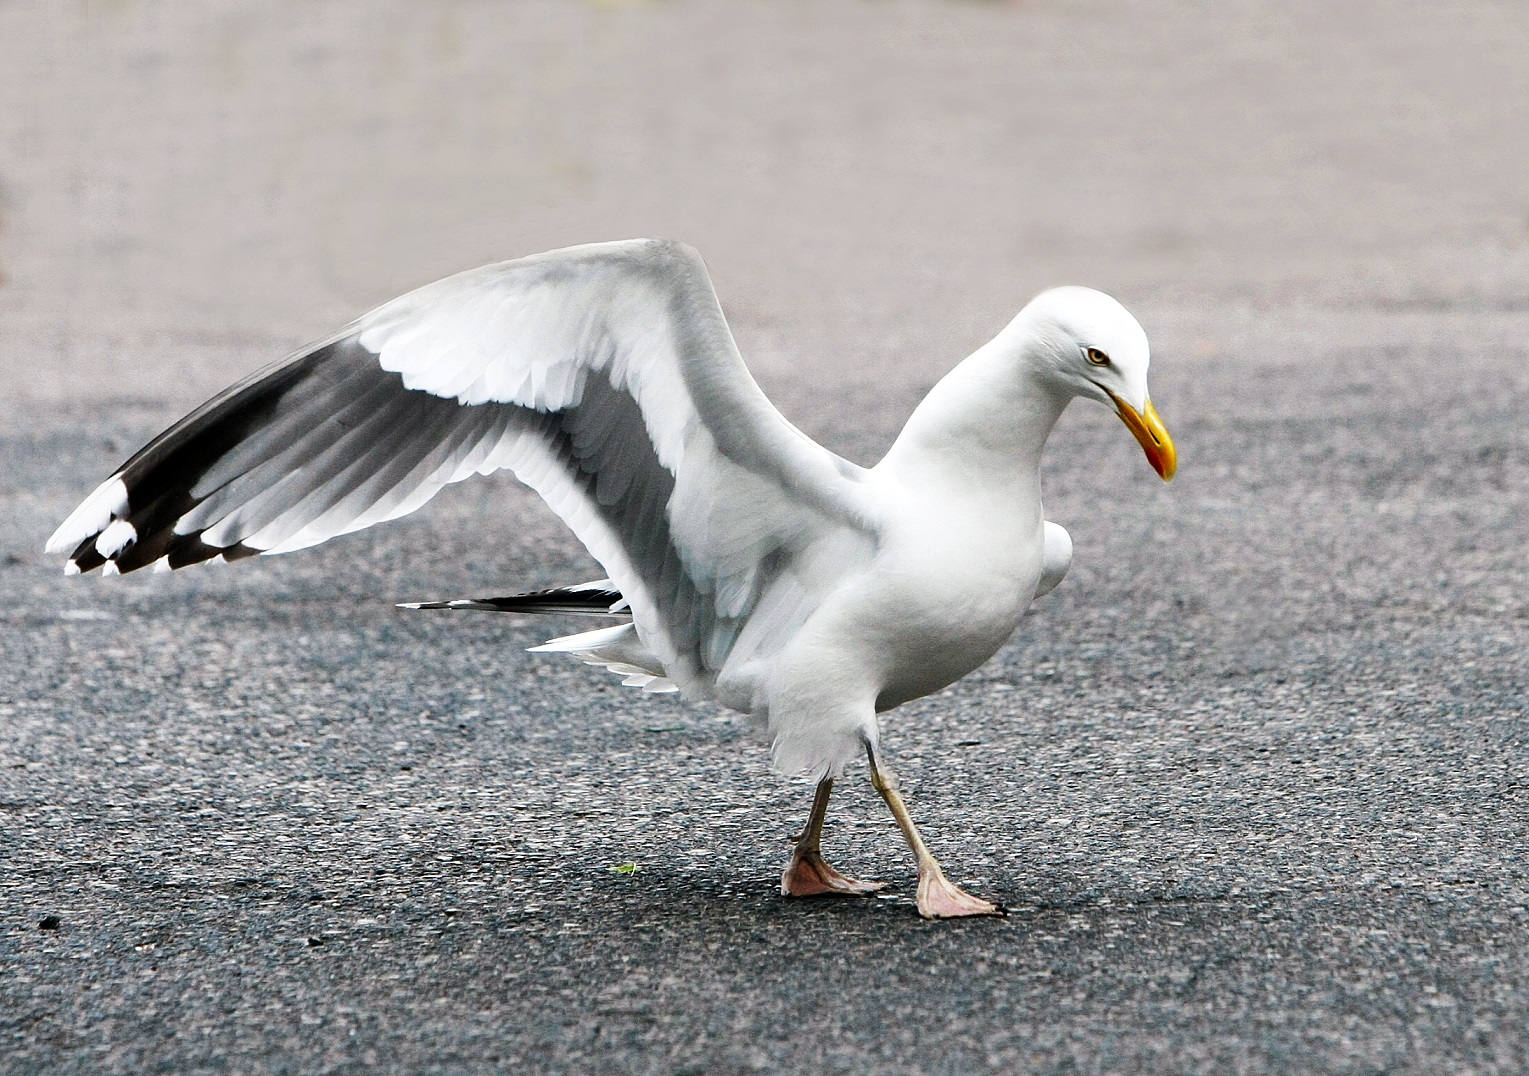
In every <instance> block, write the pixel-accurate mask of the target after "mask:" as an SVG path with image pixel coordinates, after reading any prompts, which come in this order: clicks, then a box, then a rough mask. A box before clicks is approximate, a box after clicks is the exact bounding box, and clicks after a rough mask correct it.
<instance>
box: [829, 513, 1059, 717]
mask: <svg viewBox="0 0 1529 1076" xmlns="http://www.w3.org/2000/svg"><path fill="white" fill-rule="evenodd" d="M930 509H931V510H929V511H925V512H918V513H912V514H909V515H906V516H905V517H904V518H903V519H902V520H901V521H899V523H898V525H896V526H894V527H893V528H891V529H890V530H889V532H888V533H887V535H886V536H885V541H884V544H883V546H882V548H881V550H880V552H879V553H878V555H877V557H876V560H875V562H873V564H872V565H871V566H870V570H869V571H868V572H867V573H866V576H865V578H864V580H863V588H862V590H861V592H860V594H859V595H858V598H859V601H858V602H857V604H862V608H861V609H860V610H859V613H858V615H859V616H860V617H863V618H864V619H863V620H862V624H866V623H870V624H875V625H877V627H878V630H877V632H876V635H877V642H876V645H877V648H878V650H879V652H880V655H881V661H880V662H878V664H879V665H880V666H881V679H882V686H881V689H880V691H879V693H878V696H877V700H876V708H877V710H889V709H891V708H892V707H894V706H897V705H900V704H901V703H904V702H907V701H909V700H910V699H916V698H920V697H922V696H924V695H928V694H930V693H931V692H934V691H938V690H940V689H941V688H943V687H946V686H948V685H949V684H952V683H954V682H955V681H957V680H959V679H960V678H961V677H963V676H965V675H966V674H967V673H969V672H971V671H972V670H973V669H975V668H977V667H978V666H979V665H981V664H982V663H983V662H985V661H986V660H987V659H988V658H990V657H992V656H993V654H995V653H996V652H997V651H998V648H999V647H1001V646H1002V645H1003V644H1004V642H1005V641H1007V639H1008V638H1009V636H1010V635H1012V634H1013V632H1014V629H1015V628H1016V627H1018V626H1019V621H1020V618H1021V617H1022V616H1024V613H1025V609H1026V608H1027V607H1028V606H1029V604H1030V599H1031V597H1032V596H1033V595H1034V593H1035V588H1036V584H1037V582H1038V581H1039V580H1040V575H1041V568H1042V562H1043V560H1044V545H1045V543H1044V532H1043V530H1042V523H1041V512H1040V506H1039V504H1038V503H1037V504H1036V505H1035V507H1034V509H1033V511H1032V510H1026V506H1023V505H1019V506H1016V505H1013V504H1009V505H1005V506H1003V511H1002V512H1000V513H997V514H996V515H990V516H988V517H987V518H983V519H981V520H980V522H976V523H975V525H963V524H962V522H961V520H962V519H963V518H969V517H966V516H965V514H964V513H963V514H961V515H952V514H950V513H948V512H940V511H938V510H936V506H930Z"/></svg>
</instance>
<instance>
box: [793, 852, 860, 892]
mask: <svg viewBox="0 0 1529 1076" xmlns="http://www.w3.org/2000/svg"><path fill="white" fill-rule="evenodd" d="M885 888H886V883H885V882H862V881H860V880H859V879H857V878H850V877H847V876H846V875H843V874H840V873H839V872H838V871H836V870H834V868H833V867H831V866H829V865H828V861H827V860H825V859H824V858H823V857H822V855H821V854H819V853H817V852H810V851H802V850H801V849H798V850H797V851H796V852H795V853H793V854H792V856H791V862H790V863H788V864H787V865H786V870H785V873H783V874H782V875H781V876H780V895H781V896H783V897H868V896H870V895H871V894H872V893H876V892H878V891H879V890H882V889H885Z"/></svg>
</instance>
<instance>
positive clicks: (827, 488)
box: [48, 240, 872, 693]
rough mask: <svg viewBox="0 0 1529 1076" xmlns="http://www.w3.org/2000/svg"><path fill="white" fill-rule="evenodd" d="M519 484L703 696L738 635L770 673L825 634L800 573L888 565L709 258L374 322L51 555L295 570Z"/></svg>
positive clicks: (573, 264)
mask: <svg viewBox="0 0 1529 1076" xmlns="http://www.w3.org/2000/svg"><path fill="white" fill-rule="evenodd" d="M506 467H507V468H509V469H511V470H512V471H513V472H514V473H515V474H516V476H517V477H519V478H520V479H521V480H522V481H524V482H525V483H526V484H528V485H530V486H531V487H532V488H534V489H535V490H536V491H537V492H538V493H540V494H541V495H542V497H543V498H544V499H545V500H546V501H547V503H548V504H549V505H550V506H551V507H552V508H553V510H554V511H556V512H557V513H558V514H559V515H560V516H561V517H562V518H563V520H564V521H565V522H566V523H568V525H569V526H570V527H571V528H572V529H573V530H574V532H575V533H576V534H577V535H578V537H579V538H580V540H582V541H583V542H584V544H585V545H586V546H587V547H588V548H589V550H590V552H591V553H592V554H593V555H594V556H595V558H596V559H597V560H599V561H600V562H601V564H602V565H604V567H605V568H606V571H607V572H608V573H609V575H610V577H611V579H612V581H613V582H614V583H615V585H616V586H617V587H618V588H619V589H620V591H621V593H622V594H623V595H625V596H626V598H627V600H628V601H629V602H630V603H631V606H632V612H633V616H634V619H635V621H636V623H637V626H638V629H639V631H640V632H641V633H642V635H643V638H644V641H645V642H646V643H647V644H648V645H649V646H650V647H651V648H652V649H653V651H654V653H655V654H657V655H658V656H659V657H660V659H661V660H663V661H664V663H665V666H666V668H669V669H670V672H671V675H672V676H674V677H675V679H676V681H677V682H678V683H680V684H681V686H684V687H689V688H692V689H694V690H696V691H700V692H702V693H704V692H705V690H707V688H708V686H709V680H710V678H711V677H713V676H714V675H715V672H716V670H717V669H719V668H720V667H721V665H722V663H723V662H725V661H726V660H727V659H728V658H729V656H730V655H732V654H733V653H734V651H735V650H736V649H737V648H738V647H739V645H741V644H740V636H741V637H742V640H743V642H744V643H746V644H747V647H748V648H751V649H753V650H759V649H760V648H768V646H769V645H771V641H772V639H774V638H776V637H778V636H779V635H780V634H781V632H782V631H783V630H788V629H789V628H790V627H791V626H793V625H794V624H796V623H799V622H800V621H801V619H802V618H803V617H804V616H805V615H806V614H807V613H808V612H810V610H809V609H808V608H806V606H807V605H808V604H810V599H809V596H810V594H811V593H812V592H813V588H812V587H811V586H810V584H809V583H808V582H807V581H806V580H805V576H804V573H807V574H810V573H812V572H822V571H825V570H831V569H832V565H831V564H830V563H827V562H832V561H833V560H835V557H833V556H829V557H827V558H825V557H824V556H823V553H822V551H823V550H824V549H825V548H826V549H830V550H833V549H839V550H844V551H849V550H854V549H860V548H863V547H864V546H865V545H866V544H867V543H868V542H870V541H871V540H872V537H871V530H872V527H871V523H870V522H869V515H868V513H867V511H866V510H865V507H864V504H863V503H862V496H863V495H862V491H861V488H860V479H861V476H862V474H863V472H861V471H860V469H859V468H857V467H854V466H853V465H851V464H848V463H846V462H845V461H843V460H841V459H839V458H838V457H836V456H833V455H832V454H831V453H829V452H827V451H826V450H824V449H823V448H821V447H820V446H818V445H817V444H815V443H814V442H812V441H811V440H810V439H809V438H807V437H806V436H805V435H803V434H802V433H800V432H799V431H798V430H796V429H795V428H794V427H793V426H791V424H790V423H789V422H787V421H786V420H785V419H784V418H783V417H782V416H781V415H780V413H779V412H778V411H776V410H775V408H774V407H773V406H772V405H771V404H770V403H769V401H768V400H767V399H766V398H765V396H764V394H763V393H762V392H761V391H760V390H759V387H758V386H757V384H755V382H754V380H753V378H752V377H751V376H750V375H749V373H748V371H747V369H746V367H745V366H744V365H743V361H742V359H741V357H740V356H739V355H738V353H737V349H736V346H735V345H734V344H733V340H732V335H731V332H730V331H729V330H728V328H727V323H726V321H725V319H724V318H723V316H722V312H721V309H720V307H719V306H718V304H717V301H716V296H715V293H714V292H713V291H712V288H711V284H710V281H709V279H708V278H707V275H706V271H705V267H704V265H703V264H702V263H701V261H700V258H699V257H698V256H697V255H696V254H695V252H694V251H692V250H690V249H689V248H688V247H684V246H682V245H680V244H677V243H672V242H668V241H665V240H634V241H630V242H624V243H609V244H598V245H594V246H589V247H576V248H571V249H569V250H565V251H553V252H551V253H549V254H544V255H538V256H536V257H532V258H524V259H520V260H517V261H512V262H504V263H500V264H498V265H492V266H487V267H485V268H483V269H478V270H473V271H471V272H468V273H463V274H459V275H457V276H455V277H450V278H447V279H446V280H443V281H439V282H437V283H436V284H432V285H429V286H427V287H425V288H421V289H419V290H418V291H416V292H411V293H410V294H408V295H405V296H403V297H401V298H399V299H396V300H394V301H393V302H391V303H388V304H386V305H384V306H382V307H380V308H378V309H377V310H375V311H373V312H372V313H370V314H368V315H366V316H365V317H363V318H361V319H360V320H359V321H357V322H356V323H355V324H353V325H352V326H350V327H349V328H348V329H347V330H345V331H344V332H342V333H340V334H339V335H337V336H336V337H334V338H331V339H330V340H328V341H326V342H324V343H323V344H321V345H319V346H317V347H315V348H313V349H312V350H309V351H307V352H304V353H301V354H299V355H297V356H295V357H293V358H292V359H289V360H287V361H285V362H283V363H279V364H277V365H276V366H274V367H271V368H268V369H267V370H264V371H261V372H259V373H257V374H255V375H253V376H252V377H251V378H249V379H247V380H246V381H245V382H242V383H241V384H239V385H236V386H234V387H233V388H231V389H229V390H228V391H227V392H225V393H223V394H222V395H220V396H218V397H216V398H215V399H213V400H212V401H210V402H208V403H207V404H205V405H204V406H203V407H201V408H199V409H198V410H197V411H195V412H193V413H192V414H191V415H189V416H187V417H186V418H185V419H183V420H182V421H181V422H179V423H177V424H176V425H175V426H173V427H171V428H170V429H169V430H167V431H166V432H165V433H163V434H161V435H160V436H159V437H157V438H155V439H154V440H153V441H152V442H150V444H149V445H147V446H146V447H145V448H144V449H143V450H141V451H140V452H139V453H137V454H136V455H135V456H134V457H133V458H132V459H130V460H129V461H128V462H127V463H126V464H124V465H123V467H122V468H121V469H119V470H118V471H117V473H115V474H114V475H112V477H111V478H109V479H107V480H106V482H104V483H102V484H101V486H100V487H98V488H97V489H96V491H95V492H94V493H92V494H91V496H90V497H89V498H87V499H86V500H85V502H84V503H83V504H81V505H80V507H79V508H78V509H76V511H75V512H74V513H73V514H72V515H71V516H70V517H69V518H68V519H67V520H66V521H65V522H64V523H63V525H62V526H60V527H59V529H58V530H57V531H56V532H55V533H54V535H53V537H52V539H50V541H49V543H48V548H49V550H50V551H55V552H68V553H70V561H69V570H71V571H90V570H92V569H94V568H97V567H101V568H103V569H104V570H105V571H107V572H115V571H122V572H126V571H132V570H134V569H137V568H142V567H146V566H150V565H155V566H158V567H162V568H179V567H183V566H185V565H188V564H194V563H197V562H199V561H205V560H210V559H213V558H222V559H224V560H234V559H238V558H240V557H246V556H252V555H255V554H262V553H283V552H288V551H291V550H295V549H301V548H304V547H306V546H310V545H315V544H318V543H319V542H323V541H325V540H327V539H329V538H332V537H334V536H336V535H339V534H344V533H347V532H349V531H354V530H358V529H360V528H362V527H367V526H370V525H372V524H374V523H378V522H381V521H383V520H387V519H393V518H396V517H398V516H401V515H404V514H406V513H408V512H412V511H414V510H415V509H417V508H419V507H420V506H421V505H423V504H424V503H425V502H426V501H428V500H429V499H430V498H431V497H432V496H434V495H435V493H436V492H438V491H439V490H440V489H441V488H443V487H444V486H445V485H447V484H449V483H452V482H456V481H460V480H462V479H464V478H467V477H469V476H470V475H473V474H487V473H489V472H492V471H494V470H497V469H499V468H506ZM809 549H811V550H814V551H815V552H814V553H813V555H810V556H809V555H808V551H809ZM761 611H763V613H764V615H763V616H760V617H755V614H756V612H761ZM751 620H757V621H758V623H756V624H754V625H753V626H752V630H748V629H750V621H751Z"/></svg>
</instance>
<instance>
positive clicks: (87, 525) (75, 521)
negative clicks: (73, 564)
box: [45, 478, 127, 553]
mask: <svg viewBox="0 0 1529 1076" xmlns="http://www.w3.org/2000/svg"><path fill="white" fill-rule="evenodd" d="M126 514H127V485H126V484H125V483H124V482H123V481H122V479H120V478H109V479H107V480H106V481H105V482H102V483H101V484H100V485H99V486H97V487H96V488H95V490H94V491H93V492H92V493H91V494H90V496H89V497H86V498H85V499H84V500H83V501H81V502H80V506H79V507H78V508H76V509H75V510H74V511H73V512H70V513H69V518H68V519H66V520H64V521H63V522H62V523H60V524H59V527H58V530H56V531H54V532H53V534H52V536H50V537H49V538H48V544H47V546H46V547H45V548H46V550H47V552H49V553H68V552H70V551H71V550H72V549H73V548H74V547H75V546H77V545H79V544H80V543H81V542H83V541H84V540H85V539H86V538H89V537H90V536H91V535H92V534H99V533H101V532H102V531H104V530H106V529H107V527H108V526H109V525H110V524H111V521H112V519H113V518H115V517H117V516H123V515H126Z"/></svg>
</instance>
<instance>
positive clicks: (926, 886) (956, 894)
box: [865, 744, 1007, 919]
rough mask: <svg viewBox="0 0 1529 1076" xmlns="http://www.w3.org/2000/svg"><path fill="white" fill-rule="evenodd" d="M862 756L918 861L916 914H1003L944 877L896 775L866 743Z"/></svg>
mask: <svg viewBox="0 0 1529 1076" xmlns="http://www.w3.org/2000/svg"><path fill="white" fill-rule="evenodd" d="M865 753H866V756H867V757H868V758H869V759H870V762H871V785H872V787H874V788H875V789H876V791H877V792H880V793H881V798H882V799H884V800H886V801H887V806H888V807H889V808H891V810H892V817H893V818H895V819H897V825H898V828H899V829H901V830H902V831H903V839H904V840H905V841H907V842H908V847H909V848H911V849H913V855H914V857H915V858H916V859H917V860H918V898H917V899H918V914H919V915H921V916H923V917H924V918H925V919H958V918H960V917H962V916H967V915H1005V914H1007V913H1006V912H1005V911H1004V910H1003V908H1002V907H1000V906H999V905H997V904H994V903H993V902H992V901H988V900H983V899H982V898H981V897H974V896H972V895H971V894H970V893H968V892H967V891H966V890H964V889H962V888H961V887H960V886H958V885H956V884H955V883H954V882H952V881H950V879H948V878H946V877H945V872H944V871H943V870H941V869H940V863H939V861H938V860H937V859H935V858H934V855H933V853H931V852H930V851H929V846H928V845H926V844H925V843H924V838H923V837H921V836H919V832H918V827H917V826H915V825H914V824H913V818H912V816H911V815H909V814H908V806H907V804H905V803H903V798H902V795H901V794H900V793H899V792H898V791H897V775H896V774H894V773H893V772H892V771H891V770H889V769H884V768H883V767H882V766H880V765H879V764H878V762H877V759H876V749H875V748H873V747H872V746H871V745H870V744H866V747H865Z"/></svg>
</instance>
